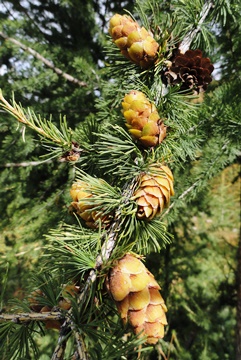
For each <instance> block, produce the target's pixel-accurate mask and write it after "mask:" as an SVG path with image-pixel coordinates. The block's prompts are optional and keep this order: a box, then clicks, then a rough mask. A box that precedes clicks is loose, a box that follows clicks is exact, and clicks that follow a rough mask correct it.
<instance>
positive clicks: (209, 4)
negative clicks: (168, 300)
mask: <svg viewBox="0 0 241 360" xmlns="http://www.w3.org/2000/svg"><path fill="white" fill-rule="evenodd" d="M213 7H214V2H213V1H212V0H208V1H206V2H205V4H204V6H203V8H202V11H201V13H200V20H199V22H198V24H197V25H194V26H193V29H192V30H190V31H189V32H188V33H187V34H186V36H185V37H184V38H183V40H182V41H181V43H180V45H179V46H178V48H179V50H180V52H181V53H185V52H186V51H187V50H188V49H189V47H190V45H191V43H192V41H193V39H194V38H195V36H196V35H197V34H198V33H199V31H200V30H201V25H202V24H203V23H204V21H205V19H206V17H207V16H208V14H209V11H210V10H211V8H213Z"/></svg>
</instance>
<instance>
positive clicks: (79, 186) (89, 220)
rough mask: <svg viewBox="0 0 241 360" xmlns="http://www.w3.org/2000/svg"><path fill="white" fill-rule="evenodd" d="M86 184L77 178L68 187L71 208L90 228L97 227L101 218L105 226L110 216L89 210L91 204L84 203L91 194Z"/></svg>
mask: <svg viewBox="0 0 241 360" xmlns="http://www.w3.org/2000/svg"><path fill="white" fill-rule="evenodd" d="M88 188H89V187H88V184H87V183H86V182H84V181H81V180H77V181H76V182H75V183H73V185H72V187H71V189H70V195H71V197H72V199H73V200H74V201H73V202H72V203H71V206H72V208H73V209H74V210H75V211H76V214H77V215H79V216H80V217H81V218H82V219H83V220H84V221H85V223H86V225H87V226H88V227H90V228H92V229H95V228H97V227H98V220H99V219H100V220H101V224H102V226H103V227H107V226H108V225H109V222H110V218H111V217H110V216H108V215H103V214H101V212H100V211H98V212H97V211H91V208H92V207H91V206H90V205H86V204H85V199H86V200H88V199H89V198H90V197H92V196H93V195H92V194H91V193H90V192H88Z"/></svg>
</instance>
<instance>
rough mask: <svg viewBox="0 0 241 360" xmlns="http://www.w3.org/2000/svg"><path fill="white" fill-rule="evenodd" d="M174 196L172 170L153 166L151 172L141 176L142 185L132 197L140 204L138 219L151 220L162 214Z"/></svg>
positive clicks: (161, 166)
mask: <svg viewBox="0 0 241 360" xmlns="http://www.w3.org/2000/svg"><path fill="white" fill-rule="evenodd" d="M172 195H174V189H173V175H172V172H171V170H170V169H169V168H168V167H167V166H165V165H157V164H156V165H152V166H151V167H150V169H149V172H147V173H144V174H143V175H142V176H141V179H140V185H139V187H138V189H137V190H136V192H135V193H134V196H133V197H132V199H133V200H136V202H137V204H138V210H137V217H138V218H139V219H148V220H151V219H153V218H154V217H155V216H156V215H159V214H161V212H162V211H163V209H164V207H166V206H167V205H168V204H169V202H170V197H171V196H172Z"/></svg>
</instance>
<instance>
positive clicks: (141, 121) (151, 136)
mask: <svg viewBox="0 0 241 360" xmlns="http://www.w3.org/2000/svg"><path fill="white" fill-rule="evenodd" d="M122 108H123V110H122V112H123V115H124V117H125V119H126V126H127V128H128V131H129V133H130V134H131V135H132V136H133V138H135V139H138V141H139V142H140V143H141V144H142V145H143V146H144V147H152V146H156V145H158V144H160V143H161V142H162V141H163V140H164V139H165V137H166V126H164V123H163V120H162V119H160V116H159V114H158V112H157V109H156V106H155V105H154V104H153V103H151V102H150V101H149V100H148V99H147V98H146V96H145V95H144V94H143V93H142V92H141V91H138V90H132V91H130V92H129V94H127V95H125V97H124V99H123V102H122Z"/></svg>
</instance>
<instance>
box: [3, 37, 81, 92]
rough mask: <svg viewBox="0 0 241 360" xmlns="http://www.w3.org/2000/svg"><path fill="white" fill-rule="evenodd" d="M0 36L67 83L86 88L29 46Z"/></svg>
mask: <svg viewBox="0 0 241 360" xmlns="http://www.w3.org/2000/svg"><path fill="white" fill-rule="evenodd" d="M0 36H1V37H2V38H3V39H4V40H6V41H9V42H11V43H12V44H14V45H17V46H18V47H20V48H21V49H22V50H24V51H26V52H27V53H29V54H31V55H33V56H34V57H35V58H36V59H38V60H40V61H41V62H42V63H43V64H45V65H46V66H47V67H49V68H50V69H52V70H53V71H54V72H55V73H56V74H57V75H59V76H62V77H63V78H65V79H66V80H67V81H69V82H72V83H74V84H76V85H78V86H87V83H86V82H85V81H80V80H78V79H76V78H75V77H73V76H72V75H70V74H67V73H65V72H64V71H62V70H61V69H59V68H57V67H56V66H54V64H53V63H52V62H51V61H49V60H48V59H46V58H45V57H43V56H42V55H41V54H39V53H38V52H37V51H36V50H34V49H32V48H31V47H29V46H26V45H24V44H23V43H21V42H20V41H19V40H16V39H14V38H12V37H9V36H7V35H6V34H4V33H3V32H2V31H0Z"/></svg>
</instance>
